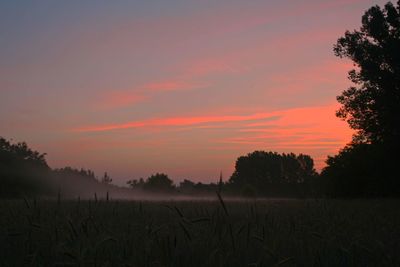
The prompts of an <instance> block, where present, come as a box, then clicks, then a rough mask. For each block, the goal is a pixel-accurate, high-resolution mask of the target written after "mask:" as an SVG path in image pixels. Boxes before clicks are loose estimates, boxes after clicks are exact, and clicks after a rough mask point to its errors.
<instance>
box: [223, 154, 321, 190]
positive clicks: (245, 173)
mask: <svg viewBox="0 0 400 267" xmlns="http://www.w3.org/2000/svg"><path fill="white" fill-rule="evenodd" d="M315 176H316V172H315V169H314V161H313V159H312V158H311V157H310V156H308V155H303V154H300V155H295V154H293V153H289V154H285V153H283V154H278V153H276V152H265V151H254V152H253V153H249V154H247V155H246V156H241V157H239V158H238V159H237V161H236V165H235V171H234V173H233V174H232V176H231V178H230V180H229V186H233V187H236V191H239V192H240V191H241V190H243V188H252V190H256V191H257V192H255V193H258V194H260V195H270V194H274V195H280V194H289V191H290V194H297V193H299V192H295V191H297V189H299V188H301V186H299V185H303V184H305V182H306V181H309V180H311V179H312V178H314V177H315Z"/></svg>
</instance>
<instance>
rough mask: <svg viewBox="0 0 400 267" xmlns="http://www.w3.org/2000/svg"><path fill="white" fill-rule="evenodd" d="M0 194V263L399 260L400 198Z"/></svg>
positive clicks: (368, 262) (281, 263) (364, 262)
mask: <svg viewBox="0 0 400 267" xmlns="http://www.w3.org/2000/svg"><path fill="white" fill-rule="evenodd" d="M94 197H95V201H88V200H80V199H79V200H75V201H72V200H69V201H67V200H62V199H61V197H58V198H57V200H56V201H49V200H32V199H24V200H22V201H18V200H14V201H11V200H9V201H2V202H0V266H400V255H399V253H398V251H400V245H399V244H400V212H399V210H398V206H399V204H400V201H398V200H353V201H340V200H329V201H328V200H323V201H322V200H301V201H300V200H299V201H296V200H287V201H284V200H281V201H277V200H276V201H248V202H227V201H224V199H223V198H222V197H221V196H220V195H219V194H218V196H217V198H216V199H215V201H204V202H200V201H198V202H194V201H193V202H191V201H185V202H173V201H170V202H127V201H126V202H124V201H113V200H110V199H109V198H106V199H105V200H102V199H97V196H94Z"/></svg>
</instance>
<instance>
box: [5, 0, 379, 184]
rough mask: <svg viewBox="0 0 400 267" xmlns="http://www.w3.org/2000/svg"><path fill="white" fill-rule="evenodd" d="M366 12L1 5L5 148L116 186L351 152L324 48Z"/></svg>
mask: <svg viewBox="0 0 400 267" xmlns="http://www.w3.org/2000/svg"><path fill="white" fill-rule="evenodd" d="M385 2H387V1H372V0H361V1H359V0H330V1H326V0H307V1H285V0H284V1H266V0H264V1H261V0H248V1H244V0H240V1H238V0H223V1H221V0H218V1H217V0H207V1H206V0H201V1H200V0H154V1H153V0H149V1H105V0H104V1H100V0H99V1H78V0H76V1H53V0H49V1H18V0H9V1H1V2H0V136H3V137H5V138H7V139H11V138H12V139H13V140H15V141H26V142H27V143H28V144H29V145H30V146H31V147H33V148H34V149H36V150H39V151H40V152H45V153H47V160H48V162H49V164H50V166H51V167H54V168H56V167H63V166H72V167H76V168H81V167H84V168H89V169H92V170H94V171H95V172H96V174H97V175H99V176H100V175H102V173H103V172H104V171H107V172H108V173H109V175H110V176H111V177H112V178H113V179H114V181H115V183H117V184H121V185H122V184H124V183H125V181H126V180H128V179H132V178H140V177H147V176H149V175H150V174H152V173H155V172H165V173H167V174H169V176H170V177H171V178H172V179H173V180H175V181H176V182H178V181H181V180H183V179H184V178H189V179H192V180H194V181H203V182H210V181H216V180H217V179H218V177H219V173H220V171H222V172H223V175H224V178H225V179H228V178H229V176H230V175H231V173H232V171H233V169H234V164H235V160H236V158H237V157H238V156H241V155H245V154H247V153H249V152H252V151H254V150H265V151H276V152H294V153H305V154H309V155H311V156H312V157H313V158H314V160H315V164H316V167H317V169H318V170H320V169H321V167H323V166H324V161H325V159H326V157H327V155H333V154H335V153H336V152H337V151H338V150H339V149H340V148H341V147H343V146H344V145H345V144H346V143H347V142H349V141H350V140H351V134H352V131H351V130H350V129H349V128H348V126H347V124H346V123H345V122H343V121H341V120H339V119H338V118H336V117H335V110H336V109H337V108H338V104H337V102H336V96H337V95H339V94H340V93H341V92H342V91H343V90H345V89H346V88H347V87H348V86H349V85H350V82H349V81H348V80H347V71H348V70H350V69H351V68H352V63H351V62H349V61H347V60H345V59H339V58H336V57H335V56H334V54H333V51H332V48H333V44H334V43H335V42H336V40H337V39H338V38H339V37H340V36H342V35H343V33H344V32H345V30H346V29H349V30H353V29H356V28H359V27H360V24H361V16H362V14H363V13H364V11H365V10H367V9H368V8H369V7H371V6H372V5H375V4H379V5H383V4H384V3H385Z"/></svg>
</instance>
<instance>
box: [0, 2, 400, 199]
mask: <svg viewBox="0 0 400 267" xmlns="http://www.w3.org/2000/svg"><path fill="white" fill-rule="evenodd" d="M361 21H362V25H361V27H360V29H359V30H353V31H346V32H345V35H344V36H343V37H341V38H339V39H338V41H337V43H336V44H335V45H334V48H333V50H334V54H335V55H336V56H338V57H340V58H348V59H350V60H352V62H353V63H354V67H355V68H354V69H352V70H350V71H349V72H348V77H349V80H350V81H351V82H352V83H353V86H351V87H350V88H348V89H347V90H344V91H343V92H342V94H341V95H339V96H338V97H337V101H338V102H339V103H340V104H341V107H340V109H339V110H338V111H337V113H336V115H337V117H339V118H340V119H343V120H345V121H346V122H347V123H348V124H349V126H350V128H352V129H354V130H355V134H354V136H353V139H352V141H351V142H350V143H349V144H347V145H346V146H345V147H344V148H343V149H341V151H340V152H339V153H338V154H337V155H334V156H328V159H327V160H326V163H327V166H326V167H325V168H324V169H323V170H322V171H321V173H317V172H316V171H315V169H314V162H313V159H312V158H311V157H310V156H309V155H304V154H299V155H296V154H293V153H288V154H285V153H283V154H279V153H277V152H270V151H254V152H252V153H249V154H247V155H245V156H241V157H239V158H238V159H237V161H236V164H235V171H234V173H233V174H232V175H231V177H230V178H229V179H228V180H227V181H223V180H222V176H221V177H220V179H219V180H218V181H216V182H215V183H209V184H204V183H195V182H192V181H190V180H189V179H185V180H184V181H183V182H181V183H179V184H178V185H174V184H173V181H172V180H171V179H170V178H169V177H168V175H167V174H164V173H156V174H154V175H151V176H150V177H148V178H146V179H144V178H140V179H138V180H135V179H133V180H129V181H128V182H127V184H128V186H129V187H131V188H133V189H140V190H144V191H149V192H153V193H161V192H162V193H182V194H190V195H195V194H207V193H213V192H215V191H219V192H221V191H223V192H225V193H226V194H232V195H240V196H247V197H254V196H274V197H280V196H282V197H310V196H317V197H322V196H326V197H385V196H400V180H399V178H398V177H397V176H398V168H397V166H398V165H399V163H400V157H399V151H400V1H398V2H397V4H396V5H395V4H392V3H391V2H388V3H387V4H386V5H385V6H384V7H383V8H381V7H379V6H373V7H371V8H370V9H368V10H367V11H366V12H365V14H364V15H363V16H362V20H361ZM54 176H57V177H61V176H62V177H71V176H73V177H80V178H82V179H83V178H84V179H86V180H87V181H92V182H96V183H100V184H104V185H109V184H110V183H111V182H112V178H111V177H110V176H109V175H108V174H107V173H105V174H104V176H103V177H102V178H96V177H95V175H94V173H93V172H92V171H90V170H83V169H81V170H78V169H73V168H70V167H66V168H62V169H56V170H52V169H51V168H50V167H49V166H48V164H47V162H46V160H45V154H41V153H39V152H37V151H33V150H32V149H30V148H29V147H28V146H27V144H26V143H24V142H22V143H12V142H10V141H8V140H6V139H4V138H0V179H1V184H2V186H1V187H0V196H19V195H21V194H28V193H46V192H49V190H50V188H49V187H47V186H46V184H47V183H48V181H51V179H52V177H54Z"/></svg>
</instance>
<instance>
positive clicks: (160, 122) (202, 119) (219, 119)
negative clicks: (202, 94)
mask: <svg viewBox="0 0 400 267" xmlns="http://www.w3.org/2000/svg"><path fill="white" fill-rule="evenodd" d="M275 118H276V117H275V116H274V115H273V114H269V113H257V114H251V115H237V116H197V117H172V118H160V119H149V120H143V121H133V122H128V123H122V124H111V125H102V126H90V127H80V128H78V129H76V131H80V132H103V131H111V130H121V129H130V128H140V127H151V126H188V125H196V124H204V123H223V122H242V121H251V120H259V119H275Z"/></svg>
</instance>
